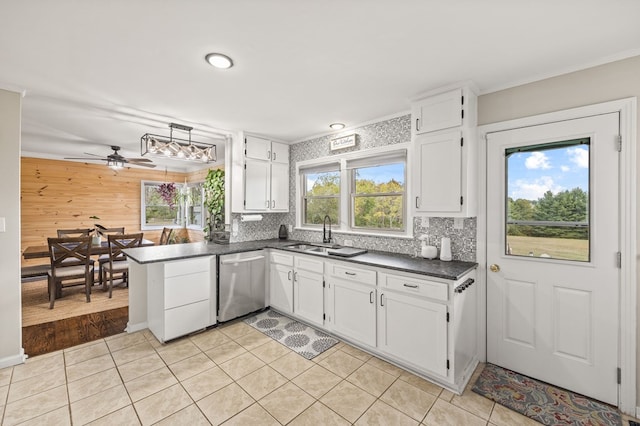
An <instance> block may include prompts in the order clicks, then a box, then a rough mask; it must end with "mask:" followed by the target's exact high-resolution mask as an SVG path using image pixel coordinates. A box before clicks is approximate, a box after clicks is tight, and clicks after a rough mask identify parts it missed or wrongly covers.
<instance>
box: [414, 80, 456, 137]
mask: <svg viewBox="0 0 640 426" xmlns="http://www.w3.org/2000/svg"><path fill="white" fill-rule="evenodd" d="M462 114H463V112H462V89H456V90H452V91H450V92H446V93H441V94H439V95H435V96H430V97H429V98H426V99H424V100H422V101H419V102H417V103H416V104H415V106H414V108H413V113H412V118H413V123H412V124H413V131H414V133H415V134H417V135H419V134H421V133H427V132H434V131H437V130H443V129H448V128H451V127H457V126H461V125H462Z"/></svg>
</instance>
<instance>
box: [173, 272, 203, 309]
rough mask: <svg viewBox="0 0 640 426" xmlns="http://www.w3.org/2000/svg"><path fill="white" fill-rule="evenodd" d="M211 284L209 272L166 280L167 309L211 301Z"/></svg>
mask: <svg viewBox="0 0 640 426" xmlns="http://www.w3.org/2000/svg"><path fill="white" fill-rule="evenodd" d="M210 294H211V282H210V280H209V273H208V272H196V273H195V274H189V275H182V276H177V277H171V278H166V279H165V281H164V307H165V309H169V308H174V307H176V306H182V305H187V304H189V303H193V302H199V301H201V300H209V297H210Z"/></svg>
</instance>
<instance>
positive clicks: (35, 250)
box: [22, 239, 155, 260]
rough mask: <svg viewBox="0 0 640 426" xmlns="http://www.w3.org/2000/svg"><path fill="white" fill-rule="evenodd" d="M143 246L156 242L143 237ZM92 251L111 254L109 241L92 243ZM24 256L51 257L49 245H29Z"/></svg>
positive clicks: (31, 257)
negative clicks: (98, 243)
mask: <svg viewBox="0 0 640 426" xmlns="http://www.w3.org/2000/svg"><path fill="white" fill-rule="evenodd" d="M140 245H141V246H153V245H155V242H153V241H151V240H147V239H143V240H142V242H141V243H140ZM90 253H91V255H92V256H94V255H95V256H99V255H101V254H109V242H108V241H101V242H100V245H97V244H96V245H91V249H90ZM22 257H24V258H25V260H27V259H39V258H43V257H49V246H47V245H42V246H28V247H27V248H26V249H24V251H23V252H22Z"/></svg>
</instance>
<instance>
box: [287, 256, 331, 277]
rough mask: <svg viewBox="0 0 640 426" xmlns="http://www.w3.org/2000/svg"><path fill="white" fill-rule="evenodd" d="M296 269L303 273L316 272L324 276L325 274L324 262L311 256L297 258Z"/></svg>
mask: <svg viewBox="0 0 640 426" xmlns="http://www.w3.org/2000/svg"><path fill="white" fill-rule="evenodd" d="M294 261H295V268H296V269H300V270H303V271H309V272H316V273H318V274H322V273H323V272H324V262H323V261H321V260H318V259H314V258H312V257H309V256H296V257H295V259H294Z"/></svg>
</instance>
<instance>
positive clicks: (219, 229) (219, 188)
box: [203, 169, 229, 241]
mask: <svg viewBox="0 0 640 426" xmlns="http://www.w3.org/2000/svg"><path fill="white" fill-rule="evenodd" d="M203 186H204V206H205V208H206V209H207V212H208V224H207V226H206V227H205V232H207V234H208V238H209V240H210V241H213V240H218V239H223V240H224V239H226V240H227V241H228V240H229V236H228V233H226V232H225V223H224V222H225V220H224V169H212V170H209V173H207V177H206V178H205V180H204V184H203ZM225 237H226V238H225Z"/></svg>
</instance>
